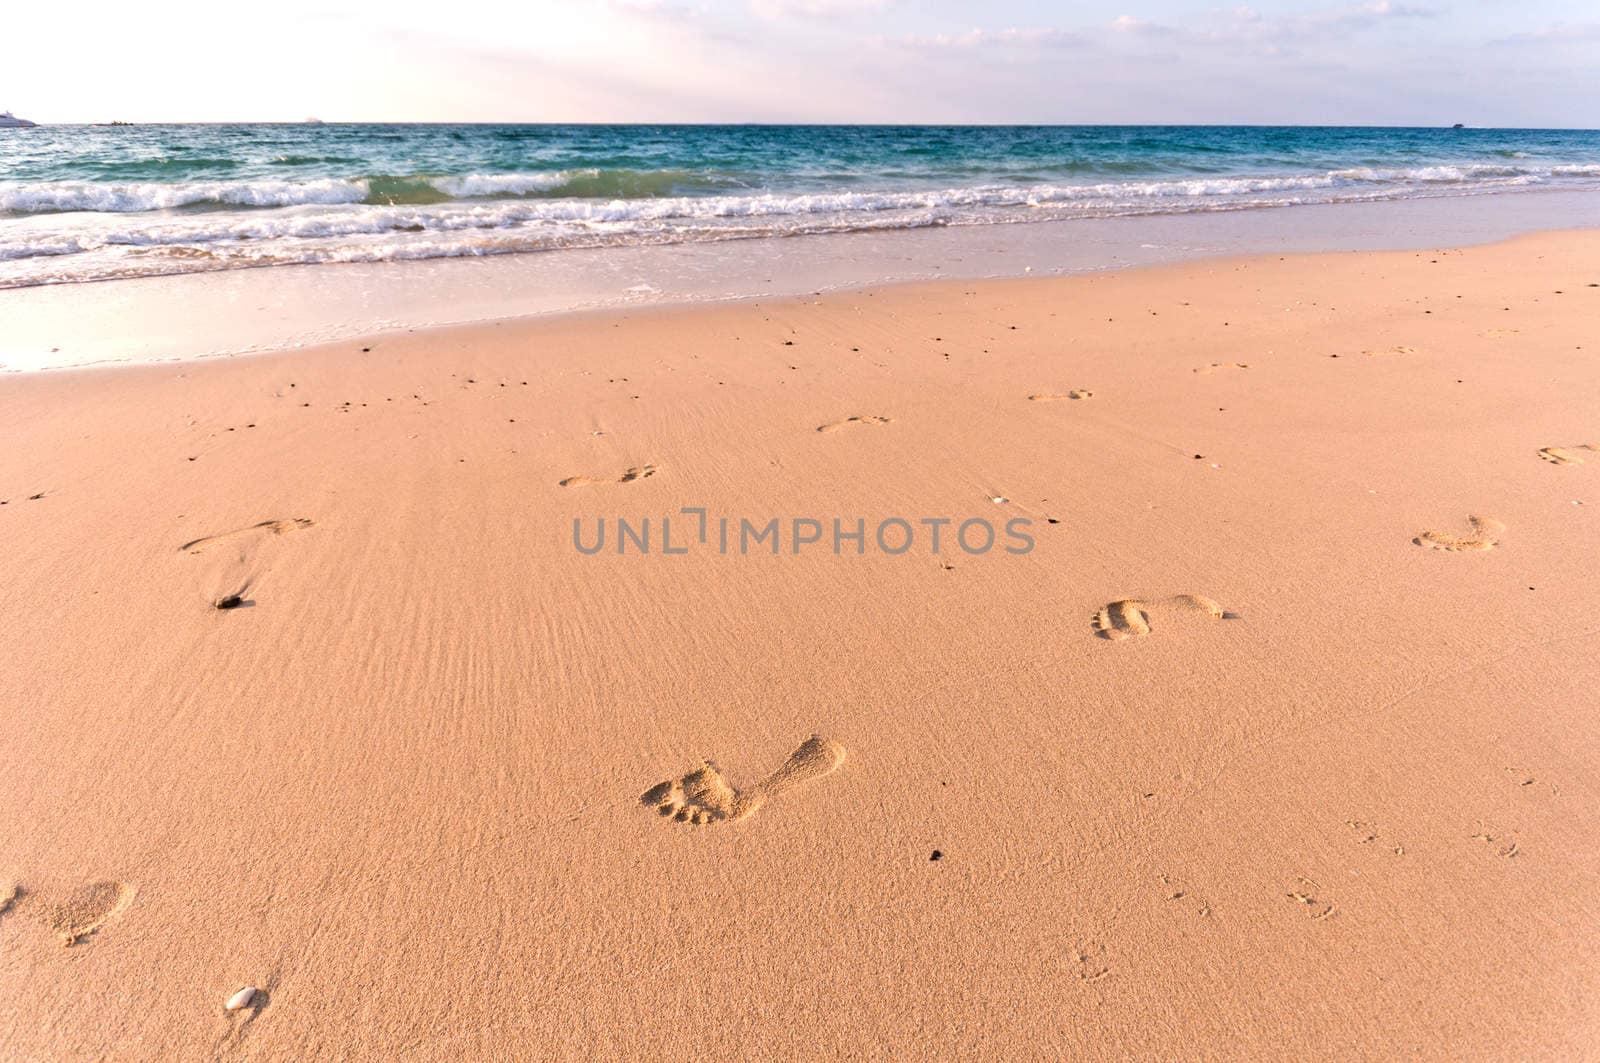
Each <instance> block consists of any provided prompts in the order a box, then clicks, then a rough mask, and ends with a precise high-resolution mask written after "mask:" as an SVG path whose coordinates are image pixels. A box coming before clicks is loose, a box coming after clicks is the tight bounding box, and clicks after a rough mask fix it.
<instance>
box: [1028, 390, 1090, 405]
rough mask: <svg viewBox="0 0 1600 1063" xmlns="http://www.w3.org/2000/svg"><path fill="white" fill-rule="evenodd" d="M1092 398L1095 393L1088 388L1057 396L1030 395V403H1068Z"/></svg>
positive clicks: (1043, 393)
mask: <svg viewBox="0 0 1600 1063" xmlns="http://www.w3.org/2000/svg"><path fill="white" fill-rule="evenodd" d="M1092 398H1094V392H1092V391H1090V390H1089V389H1088V388H1073V389H1072V390H1071V391H1066V392H1062V393H1061V394H1059V395H1057V394H1055V393H1053V392H1040V393H1039V394H1037V395H1029V396H1028V401H1029V402H1064V401H1067V400H1069V399H1092Z"/></svg>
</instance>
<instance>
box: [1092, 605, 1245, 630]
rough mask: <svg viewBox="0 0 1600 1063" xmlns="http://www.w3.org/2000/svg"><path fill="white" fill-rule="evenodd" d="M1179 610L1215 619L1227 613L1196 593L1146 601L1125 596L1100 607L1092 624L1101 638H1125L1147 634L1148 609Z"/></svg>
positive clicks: (1148, 627) (1148, 628)
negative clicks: (1202, 614)
mask: <svg viewBox="0 0 1600 1063" xmlns="http://www.w3.org/2000/svg"><path fill="white" fill-rule="evenodd" d="M1166 608H1172V609H1181V610H1184V611H1185V612H1199V613H1205V614H1206V615H1207V616H1210V617H1211V618H1212V619H1214V620H1221V619H1222V618H1223V617H1225V616H1226V615H1227V614H1226V613H1225V612H1224V611H1223V608H1222V606H1220V605H1218V604H1217V603H1216V602H1214V601H1212V600H1211V599H1210V598H1207V597H1205V596H1203V595H1199V594H1177V595H1173V596H1172V597H1171V598H1162V599H1160V600H1159V601H1154V602H1147V601H1144V600H1142V599H1139V598H1124V599H1122V600H1121V601H1116V602H1111V603H1109V604H1107V605H1105V606H1103V607H1102V608H1101V609H1100V611H1099V612H1098V613H1096V614H1095V615H1094V619H1093V620H1092V621H1091V625H1092V626H1093V627H1094V630H1095V632H1096V633H1097V634H1098V635H1099V636H1100V637H1101V638H1103V639H1112V640H1117V639H1128V638H1134V637H1135V636H1138V635H1148V634H1150V610H1152V609H1166Z"/></svg>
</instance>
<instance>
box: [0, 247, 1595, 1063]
mask: <svg viewBox="0 0 1600 1063" xmlns="http://www.w3.org/2000/svg"><path fill="white" fill-rule="evenodd" d="M328 268H330V269H336V268H338V267H328ZM111 283H112V284H115V283H118V282H111ZM95 287H96V286H95V285H88V286H85V290H86V291H89V292H90V294H92V289H93V288H95ZM1597 323H1600V231H1595V230H1588V231H1573V232H1557V233H1545V234H1538V235H1531V236H1525V237H1520V238H1517V239H1514V240H1511V241H1509V242H1505V243H1499V244H1494V245H1488V246H1480V247H1471V248H1466V249H1460V250H1437V251H1421V252H1415V251H1404V252H1357V253H1337V254H1303V255H1286V256H1276V255H1274V256H1266V257H1246V258H1225V259H1211V260H1202V261H1193V262H1187V263H1180V264H1176V265H1166V266H1159V267H1153V268H1148V269H1140V270H1132V271H1125V272H1117V273H1102V274H1090V275H1084V276H1077V277H1059V278H1038V279H1019V280H1010V281H1001V280H988V281H977V282H966V281H959V282H941V283H922V284H912V285H905V286H894V287H880V288H867V289H861V290H854V291H844V292H836V293H831V294H827V295H823V296H817V297H804V298H800V297H797V298H785V299H775V300H763V301H745V302H738V303H729V304H725V305H715V306H685V307H678V308H671V307H653V308H646V309H635V310H622V311H608V312H604V313H578V314H567V315H559V316H552V317H549V318H544V319H526V320H515V321H502V322H498V323H485V324H480V325H470V326H459V327H452V328H441V329H433V330H427V329H418V330H415V331H405V332H398V333H385V334H380V335H375V336H370V337H367V338H362V339H356V340H349V341H341V342H340V343H338V344H335V345H331V346H320V347H307V348H302V349H297V350H291V351H285V352H280V353H273V354H261V355H252V356H246V357H238V358H217V359H206V360H196V361H186V362H178V363H170V364H157V365H142V366H127V367H113V368H97V369H85V370H61V371H50V372H38V373H21V374H11V375H6V376H3V377H0V424H4V425H5V428H4V431H3V438H4V446H0V501H3V504H0V556H3V557H4V559H5V561H4V564H3V566H0V630H3V631H4V632H5V635H4V637H3V638H0V707H3V709H4V716H5V720H6V726H5V727H4V728H0V765H3V770H0V804H3V806H4V807H5V809H6V814H5V815H4V817H3V818H0V1057H3V1058H5V1059H16V1060H41V1061H43V1060H77V1059H101V1058H106V1059H167V1060H191V1059H196V1060H197V1059H210V1058H225V1059H262V1060H267V1059H272V1060H276V1059H307V1058H323V1057H327V1058H344V1059H373V1060H380V1059H381V1060H392V1059H407V1060H412V1059H414V1060H453V1059H466V1058H472V1059H505V1060H511V1059H607V1058H615V1059H646V1058H650V1059H711V1058H720V1059H778V1058H798V1059H823V1058H852V1059H887V1058H893V1059H933V1058H941V1059H956V1058H963V1059H997V1060H998V1059H1030V1058H1040V1059H1046V1058H1048V1059H1060V1058H1092V1059H1120V1058H1135V1057H1137V1058H1159V1059H1180V1058H1184V1059H1197V1058H1240V1057H1252V1058H1339V1059H1393V1058H1412V1059H1469V1058H1470V1059H1503V1060H1530V1059H1578V1058H1584V1057H1587V1056H1590V1055H1592V1054H1593V1053H1594V1051H1595V1046H1596V1045H1600V925H1597V924H1596V921H1595V919H1594V916H1593V913H1592V907H1593V901H1592V899H1593V897H1594V896H1595V895H1596V891H1597V889H1600V812H1597V808H1600V768H1597V767H1596V765H1597V764H1600V729H1597V728H1596V724H1595V719H1596V712H1597V710H1600V697H1597V695H1596V693H1595V691H1596V689H1597V684H1600V619H1597V618H1596V605H1597V603H1600V575H1597V573H1596V569H1595V565H1594V560H1595V557H1596V549H1597V547H1600V519H1597V514H1600V450H1597V449H1596V446H1597V445H1600V387H1597V384H1600V360H1597V356H1600V335H1597V333H1596V324H1597ZM686 511H687V512H686ZM700 511H703V512H704V515H705V519H706V527H707V534H706V536H705V538H704V540H703V541H702V539H701V537H700V534H699V527H700V524H699V520H700V515H701V513H700ZM619 518H620V519H621V520H623V521H626V522H627V523H628V524H629V526H630V528H632V529H635V530H637V529H640V528H642V522H643V521H644V520H645V519H648V520H649V522H650V539H649V546H650V550H649V552H648V553H644V552H642V551H641V550H639V549H637V548H636V546H637V542H636V541H633V540H627V541H625V548H624V550H623V551H622V552H620V553H619V552H618V549H617V542H618V538H617V534H618V526H617V521H618V520H619ZM724 518H726V519H728V520H730V521H731V526H732V527H733V528H734V529H735V530H734V542H735V544H736V545H735V546H734V547H732V548H729V549H726V550H724V549H722V548H721V547H720V542H719V527H720V526H719V524H718V522H719V521H720V520H722V519H724ZM896 518H897V519H899V520H901V521H903V522H905V524H906V526H907V528H908V529H909V531H910V533H911V535H910V543H909V546H908V547H907V548H906V549H905V550H904V551H903V552H896V551H895V550H893V549H890V548H885V546H884V545H883V543H884V542H885V541H886V542H887V543H888V546H889V547H898V546H899V540H900V539H901V538H904V537H905V536H904V535H903V534H902V532H901V531H900V530H899V525H893V526H892V527H891V529H890V531H889V532H888V533H887V539H886V540H882V541H880V540H878V538H877V532H878V530H879V529H880V528H881V527H882V526H883V524H884V522H886V521H891V520H892V519H896ZM858 519H859V520H860V521H862V522H863V524H862V526H863V527H864V528H865V538H864V540H863V547H862V549H861V550H860V551H859V552H858V551H857V547H856V545H855V541H854V540H846V541H845V542H844V543H842V544H841V546H842V548H841V549H840V550H839V551H838V552H835V549H834V546H835V542H834V523H833V522H834V521H835V520H839V521H841V522H842V525H841V526H842V527H843V528H844V529H845V530H847V531H849V530H853V529H855V528H856V526H857V521H858ZM602 520H604V521H605V522H606V528H607V535H608V538H607V540H606V541H605V544H604V547H603V548H602V549H601V550H599V551H598V552H595V553H592V554H591V553H586V552H584V551H583V550H582V549H579V546H589V545H592V544H593V542H594V535H595V533H596V531H597V529H598V528H599V527H600V521H602ZM663 520H670V528H671V533H670V534H671V535H672V536H673V539H672V540H671V544H672V548H673V552H667V551H666V550H665V548H664V547H665V545H666V544H665V543H664V542H663V541H662V538H661V535H662V530H663V529H662V522H663ZM745 520H748V521H749V522H750V523H751V524H752V525H754V526H755V527H756V528H757V529H764V528H766V526H767V525H768V522H769V521H772V520H776V521H777V522H778V524H777V534H778V536H779V540H778V545H779V549H778V552H777V553H776V554H774V553H773V552H772V551H771V549H770V548H769V546H768V545H767V541H766V540H761V541H760V542H758V543H756V544H755V545H754V546H753V547H751V548H749V549H741V548H740V545H739V535H740V532H741V530H742V525H741V522H742V521H745ZM797 521H799V522H803V523H801V524H799V525H797V524H796V522H797ZM940 521H947V522H948V523H945V524H939V523H938V522H940ZM971 521H981V522H983V523H985V524H986V525H987V526H991V527H992V528H993V529H995V531H996V533H997V535H996V538H995V540H994V543H993V545H992V547H991V548H989V549H986V550H984V551H981V552H978V551H969V550H968V549H965V548H963V545H962V541H961V540H958V539H957V535H958V529H960V528H961V526H962V525H963V524H965V523H967V522H971ZM1012 521H1020V522H1022V523H1020V524H1017V525H1015V528H1016V529H1017V530H1019V531H1020V532H1022V533H1023V534H1025V536H1026V537H1027V538H1028V541H1029V542H1030V543H1031V549H1028V550H1026V551H1022V550H1021V548H1020V539H1017V538H1014V537H1013V538H1008V536H1007V530H1006V529H1007V527H1008V522H1012ZM575 522H576V523H577V527H578V530H579V534H578V537H577V540H578V541H577V542H576V543H575V541H574V525H575ZM809 522H815V524H816V530H817V533H818V540H817V541H816V542H811V543H807V542H800V543H799V544H798V545H799V548H798V549H796V545H797V544H796V540H797V539H799V540H804V539H807V538H809V533H810V531H811V529H812V524H811V523H809ZM929 522H932V523H929ZM935 527H938V528H940V529H942V532H943V536H944V538H943V540H942V541H941V544H940V548H939V549H938V550H937V551H935V550H934V549H933V546H932V541H931V532H932V531H933V530H934V528H935ZM973 527H974V528H976V527H977V525H974V526H973ZM980 530H981V529H980ZM797 533H798V534H797ZM975 537H976V535H974V536H973V537H972V538H975ZM972 538H969V539H967V540H965V541H966V542H968V543H969V544H970V542H971V541H972ZM1008 545H1009V546H1013V547H1017V549H1016V550H1014V551H1013V550H1008V549H1007V546H1008ZM680 549H681V550H683V551H684V552H681V553H679V552H676V551H678V550H680ZM219 606H221V607H219ZM246 986H249V987H255V988H256V989H257V993H256V994H255V995H254V997H253V999H252V1000H251V1001H250V1002H249V1004H248V1005H247V1006H245V1007H241V1008H239V1009H237V1010H233V1011H229V1010H226V1009H225V1007H224V1004H225V1003H226V1002H227V1001H228V1000H229V999H230V997H232V996H233V995H234V994H235V993H236V992H237V991H239V990H240V989H241V988H242V987H246Z"/></svg>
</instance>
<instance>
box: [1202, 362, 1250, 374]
mask: <svg viewBox="0 0 1600 1063" xmlns="http://www.w3.org/2000/svg"><path fill="white" fill-rule="evenodd" d="M1249 368H1250V363H1249V362H1212V363H1211V364H1210V365H1203V366H1201V367H1200V368H1199V369H1196V370H1195V372H1196V373H1215V372H1216V371H1217V370H1218V369H1249Z"/></svg>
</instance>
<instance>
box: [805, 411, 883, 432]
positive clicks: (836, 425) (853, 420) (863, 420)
mask: <svg viewBox="0 0 1600 1063" xmlns="http://www.w3.org/2000/svg"><path fill="white" fill-rule="evenodd" d="M893 423H894V419H893V418H890V417H873V416H869V415H863V414H858V415H857V416H855V417H846V418H845V419H844V420H842V421H832V422H830V423H828V424H825V425H819V426H818V427H817V431H819V432H837V431H838V430H839V429H841V428H850V427H852V426H854V425H858V424H893Z"/></svg>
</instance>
